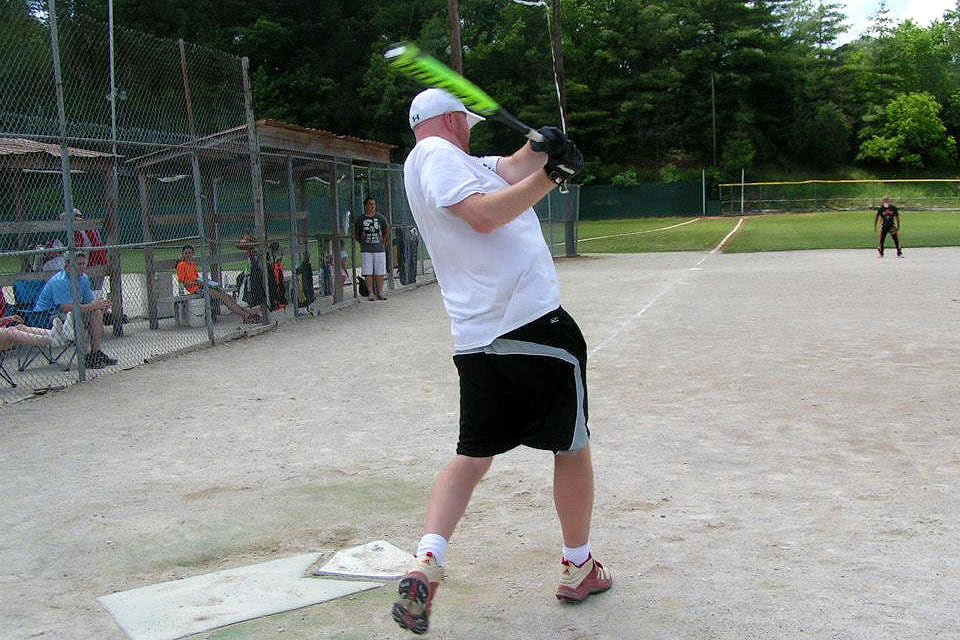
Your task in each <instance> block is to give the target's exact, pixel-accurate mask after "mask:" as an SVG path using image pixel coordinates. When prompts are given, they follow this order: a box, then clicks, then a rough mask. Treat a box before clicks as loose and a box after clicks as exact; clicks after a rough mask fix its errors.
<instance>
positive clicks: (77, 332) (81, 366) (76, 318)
mask: <svg viewBox="0 0 960 640" xmlns="http://www.w3.org/2000/svg"><path fill="white" fill-rule="evenodd" d="M47 6H48V10H49V12H50V47H51V57H52V58H53V82H54V85H55V87H56V91H57V119H58V122H59V125H60V172H61V185H62V187H63V208H64V220H65V222H66V223H67V224H66V227H67V229H66V231H67V265H66V269H67V275H68V276H69V278H70V297H71V299H72V302H73V313H72V314H71V318H72V319H73V335H74V336H76V342H75V343H74V344H75V346H76V349H77V377H78V378H79V380H80V382H83V381H84V380H86V378H87V370H86V362H85V361H84V359H83V357H82V356H83V319H82V318H81V313H82V312H81V311H80V289H79V286H78V285H79V280H80V278H79V274H78V273H77V241H76V237H75V236H74V230H75V229H76V224H75V222H74V216H73V183H72V182H71V180H70V150H69V148H68V147H67V115H66V109H65V108H64V104H63V76H62V74H61V72H60V40H59V38H58V30H57V3H56V0H48V2H47ZM90 348H91V352H92V349H93V342H92V340H91V344H90Z"/></svg>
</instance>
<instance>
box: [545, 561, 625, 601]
mask: <svg viewBox="0 0 960 640" xmlns="http://www.w3.org/2000/svg"><path fill="white" fill-rule="evenodd" d="M560 564H561V565H562V566H563V570H562V571H561V572H560V586H559V587H557V600H561V601H563V602H583V601H584V600H586V599H587V597H588V596H590V595H591V594H594V593H602V592H604V591H606V590H607V589H609V588H610V586H611V585H612V584H613V576H612V575H610V571H609V570H607V569H606V568H605V567H604V566H603V565H602V564H600V563H599V562H597V561H596V560H594V559H593V556H592V555H591V556H590V557H588V558H587V561H586V562H584V563H583V564H582V565H580V566H579V567H578V566H577V565H575V564H573V563H572V562H570V561H569V560H564V561H563V562H561V563H560Z"/></svg>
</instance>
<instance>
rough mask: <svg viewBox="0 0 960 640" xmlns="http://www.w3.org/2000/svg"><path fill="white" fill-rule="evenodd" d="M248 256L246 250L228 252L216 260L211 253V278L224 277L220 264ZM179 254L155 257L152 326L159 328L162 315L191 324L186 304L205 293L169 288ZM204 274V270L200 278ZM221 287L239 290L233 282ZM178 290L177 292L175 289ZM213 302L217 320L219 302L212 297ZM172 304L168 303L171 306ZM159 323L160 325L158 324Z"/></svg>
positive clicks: (178, 287) (151, 310) (233, 261)
mask: <svg viewBox="0 0 960 640" xmlns="http://www.w3.org/2000/svg"><path fill="white" fill-rule="evenodd" d="M246 259H247V254H246V253H240V252H235V253H229V254H218V255H217V256H216V261H214V260H213V257H211V262H210V274H211V279H214V278H213V274H219V275H220V277H222V270H221V269H220V265H224V264H231V263H235V262H241V261H244V260H246ZM179 262H180V259H179V258H171V259H168V260H154V261H153V273H154V282H153V291H154V296H155V297H154V300H155V306H154V307H151V309H150V310H149V313H148V315H149V316H150V326H151V328H154V329H156V328H158V323H157V321H158V320H159V319H160V318H170V317H172V318H173V319H174V323H175V324H176V326H178V327H182V326H187V325H189V322H188V318H187V307H188V304H187V303H188V302H189V301H190V300H201V299H203V297H204V295H203V292H202V291H198V292H197V293H187V292H186V291H184V289H183V287H182V286H180V285H179V283H178V284H177V285H175V289H174V288H173V287H171V288H167V283H172V279H173V277H174V274H175V273H176V271H177V264H179ZM202 277H203V275H202V273H201V278H202ZM220 289H221V290H222V291H226V292H227V293H230V294H232V293H234V292H236V287H234V286H232V285H223V284H222V285H221V286H220ZM174 291H176V293H174ZM213 302H214V304H213V305H212V307H211V310H212V311H213V314H214V320H216V316H217V315H218V313H219V305H218V304H217V303H216V301H213ZM168 305H169V306H168ZM155 325H157V326H155Z"/></svg>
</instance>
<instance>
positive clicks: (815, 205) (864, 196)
mask: <svg viewBox="0 0 960 640" xmlns="http://www.w3.org/2000/svg"><path fill="white" fill-rule="evenodd" d="M718 188H719V197H720V209H721V212H722V213H724V214H728V215H730V214H739V213H744V214H757V213H779V212H807V211H862V210H864V209H875V208H876V207H878V206H880V200H881V199H882V198H883V197H884V196H889V197H890V200H891V201H892V202H893V204H894V205H896V206H897V207H898V208H900V209H907V210H914V211H925V210H926V211H957V210H960V178H928V179H913V180H908V179H897V180H802V181H797V182H727V183H723V184H720V185H718Z"/></svg>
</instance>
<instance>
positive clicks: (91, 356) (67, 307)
mask: <svg viewBox="0 0 960 640" xmlns="http://www.w3.org/2000/svg"><path fill="white" fill-rule="evenodd" d="M76 265H77V267H76V269H77V276H78V277H77V288H78V289H79V294H80V318H81V320H82V321H83V325H84V327H85V328H86V329H87V331H88V332H89V334H90V342H91V344H90V349H89V351H87V355H86V358H85V359H84V363H85V364H86V366H87V368H88V369H103V368H104V367H106V366H110V365H114V364H117V361H116V360H115V359H114V358H111V357H110V356H108V355H107V354H105V353H104V352H103V351H101V350H100V341H101V339H102V338H103V312H104V311H106V310H107V309H109V308H110V302H109V301H107V300H95V299H94V297H93V290H92V289H91V288H90V276H88V275H87V274H86V273H84V272H85V271H86V269H87V256H86V254H85V253H83V252H82V251H78V252H77V259H76ZM68 269H70V263H69V262H68V263H67V266H66V268H64V269H62V270H61V271H59V272H57V274H56V275H55V276H53V277H52V278H50V279H49V280H47V284H45V285H44V287H43V289H41V290H40V295H39V296H37V301H36V303H35V304H34V305H33V309H34V311H55V312H63V313H70V312H72V311H73V310H74V305H73V294H72V293H71V291H70V275H69V274H68V273H67V270H68ZM67 322H73V319H72V318H67V320H65V321H64V324H66V323H67ZM68 330H69V329H68ZM83 342H86V341H78V344H82V345H83ZM83 346H84V347H85V346H86V345H83ZM84 350H86V349H84Z"/></svg>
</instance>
